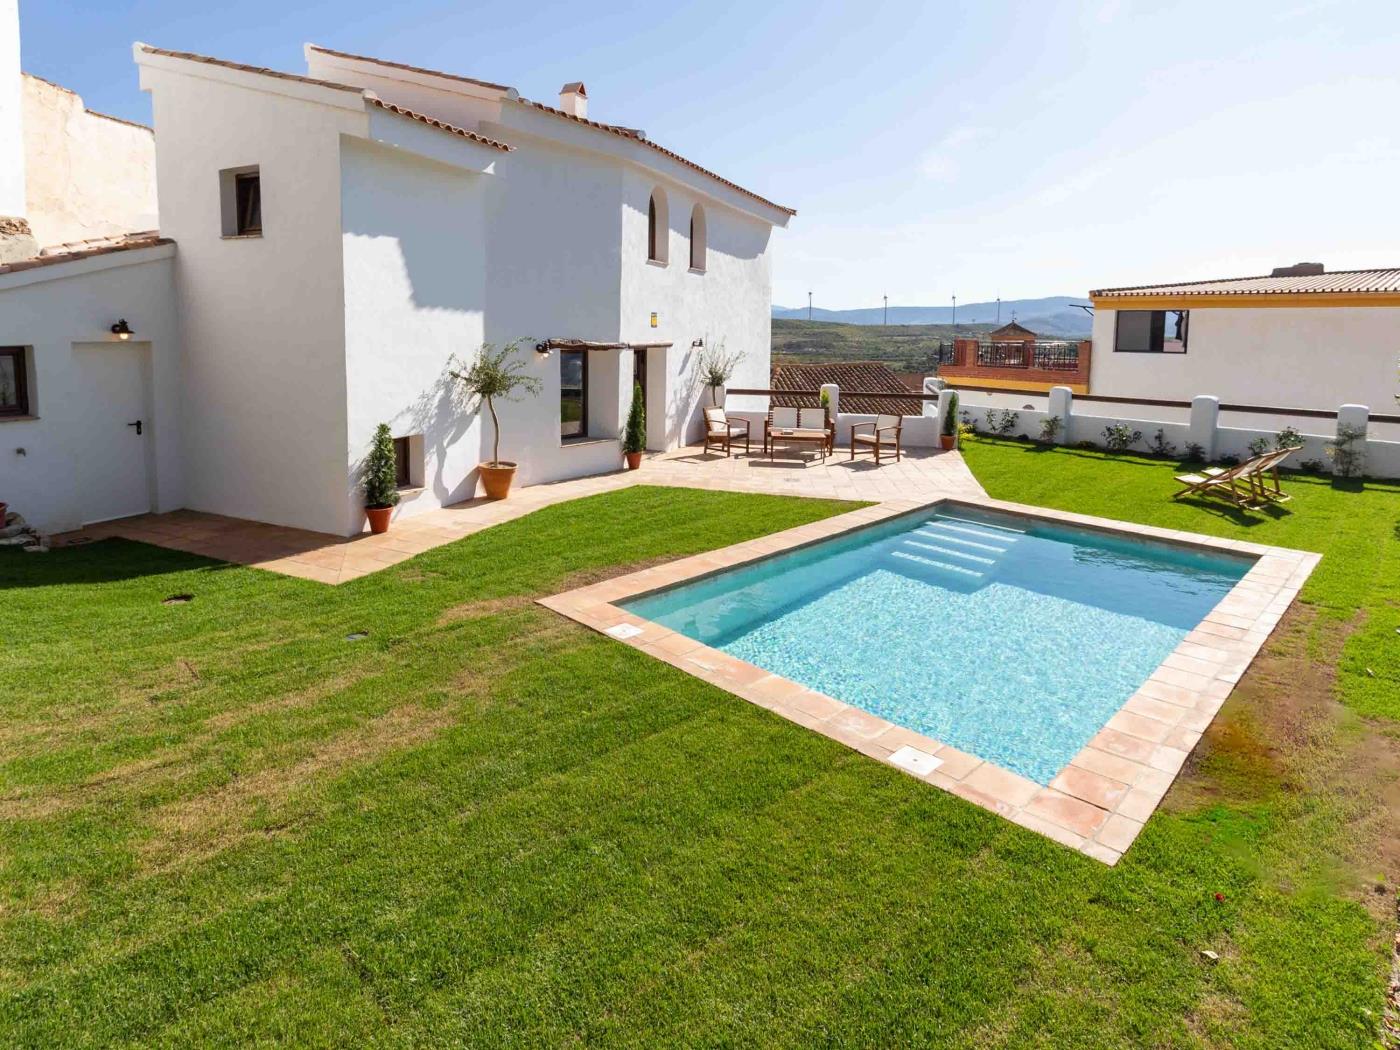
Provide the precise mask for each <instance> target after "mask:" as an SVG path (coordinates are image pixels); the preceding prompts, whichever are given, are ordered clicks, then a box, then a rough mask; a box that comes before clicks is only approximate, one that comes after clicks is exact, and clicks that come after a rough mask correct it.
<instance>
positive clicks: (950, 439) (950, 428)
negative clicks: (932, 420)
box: [938, 390, 958, 452]
mask: <svg viewBox="0 0 1400 1050" xmlns="http://www.w3.org/2000/svg"><path fill="white" fill-rule="evenodd" d="M938 443H939V444H940V445H942V446H943V450H944V451H945V452H947V451H949V450H951V449H952V448H954V447H955V446H956V445H957V443H958V392H957V391H956V390H954V391H952V392H951V393H950V394H949V395H948V411H947V412H945V413H944V414H943V433H942V434H940V435H939V438H938Z"/></svg>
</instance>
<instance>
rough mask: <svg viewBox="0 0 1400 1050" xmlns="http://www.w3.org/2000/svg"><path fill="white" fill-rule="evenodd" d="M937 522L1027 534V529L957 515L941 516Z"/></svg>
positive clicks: (1019, 534)
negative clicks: (950, 522) (949, 522)
mask: <svg viewBox="0 0 1400 1050" xmlns="http://www.w3.org/2000/svg"><path fill="white" fill-rule="evenodd" d="M934 520H935V521H957V522H961V523H962V524H964V525H976V526H977V527H978V528H979V529H997V530H998V531H1000V532H1014V533H1015V534H1016V535H1018V536H1024V535H1025V534H1026V530H1025V529H1016V528H1012V527H1011V526H1010V525H997V524H996V523H995V522H990V521H976V520H974V519H972V518H960V517H958V516H957V515H956V514H940V515H939V516H938V517H937V518H935V519H934Z"/></svg>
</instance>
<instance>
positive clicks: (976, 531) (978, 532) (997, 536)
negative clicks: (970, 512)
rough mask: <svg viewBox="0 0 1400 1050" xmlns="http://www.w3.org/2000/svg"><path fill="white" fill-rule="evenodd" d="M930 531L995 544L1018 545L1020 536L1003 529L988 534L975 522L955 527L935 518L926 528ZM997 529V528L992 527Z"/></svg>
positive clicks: (1011, 530)
mask: <svg viewBox="0 0 1400 1050" xmlns="http://www.w3.org/2000/svg"><path fill="white" fill-rule="evenodd" d="M926 527H927V528H930V529H938V530H939V531H940V532H956V533H958V534H960V535H964V536H976V537H977V538H978V539H982V540H989V541H992V542H995V543H1019V542H1020V540H1021V535H1024V533H1023V534H1020V535H1018V534H1017V533H1016V530H1015V529H1004V530H1002V531H1000V532H989V531H987V530H986V529H983V528H981V527H980V525H978V523H977V522H969V523H968V524H966V525H961V524H959V525H955V524H953V523H952V522H951V521H947V520H945V519H943V518H935V519H934V520H933V521H931V522H929V523H928V525H927V526H926ZM993 527H996V528H999V526H993Z"/></svg>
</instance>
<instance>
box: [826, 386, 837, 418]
mask: <svg viewBox="0 0 1400 1050" xmlns="http://www.w3.org/2000/svg"><path fill="white" fill-rule="evenodd" d="M822 393H823V394H825V395H826V396H827V400H828V401H829V402H830V403H831V418H832V419H833V420H834V419H835V418H836V417H837V416H838V415H839V414H840V412H841V388H840V387H839V386H837V385H836V384H835V383H823V384H822Z"/></svg>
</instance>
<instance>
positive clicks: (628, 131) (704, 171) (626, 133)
mask: <svg viewBox="0 0 1400 1050" xmlns="http://www.w3.org/2000/svg"><path fill="white" fill-rule="evenodd" d="M513 101H514V102H516V103H517V104H518V105H522V106H529V107H530V108H532V109H537V110H540V111H541V112H543V113H548V114H550V115H552V116H555V117H559V118H560V119H561V120H572V121H573V122H574V123H576V124H586V125H588V126H589V127H590V128H597V129H598V130H599V131H606V132H608V133H609V134H612V135H617V136H618V137H619V138H624V139H631V140H632V141H633V142H636V143H639V144H640V145H643V146H645V147H647V149H650V150H654V151H655V152H657V153H660V154H661V155H662V156H664V157H670V158H671V159H672V160H674V161H676V162H677V163H680V164H684V165H685V166H686V167H687V168H690V169H692V170H694V171H698V172H699V173H700V174H701V175H705V176H707V177H709V178H711V179H714V180H715V181H716V182H718V183H721V184H722V185H725V186H728V187H729V188H730V189H731V190H734V191H736V192H738V193H742V194H743V195H744V196H745V197H752V198H753V199H754V200H756V201H758V202H759V203H760V204H766V205H768V207H770V208H776V209H778V211H781V212H786V213H787V214H788V215H796V214H797V211H796V210H795V209H793V208H788V207H785V206H784V205H782V204H776V203H774V202H773V201H770V200H769V199H768V198H767V197H761V196H759V195H758V194H757V193H754V192H753V190H746V189H744V187H742V186H740V185H739V184H738V183H737V182H730V181H729V180H728V179H726V178H725V177H724V176H723V175H716V174H715V173H714V172H713V171H710V169H709V168H702V167H701V166H700V165H699V164H696V163H695V162H694V161H693V160H687V159H686V158H685V157H682V156H681V155H680V154H679V153H675V152H673V151H671V150H668V149H666V148H665V147H664V146H658V145H657V144H656V143H655V142H652V141H651V140H650V139H647V138H643V137H642V134H641V132H639V131H637V130H636V129H635V128H623V127H619V126H617V125H616V124H602V123H599V122H598V121H596V120H589V119H587V118H586V117H576V116H574V115H573V114H572V113H565V112H564V111H563V110H562V109H555V108H554V107H553V106H546V105H545V104H544V103H543V102H535V101H534V100H533V99H528V98H517V99H514V100H513Z"/></svg>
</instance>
